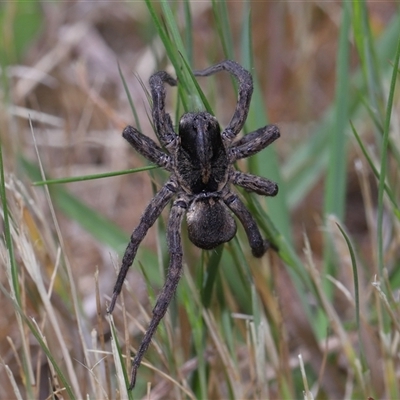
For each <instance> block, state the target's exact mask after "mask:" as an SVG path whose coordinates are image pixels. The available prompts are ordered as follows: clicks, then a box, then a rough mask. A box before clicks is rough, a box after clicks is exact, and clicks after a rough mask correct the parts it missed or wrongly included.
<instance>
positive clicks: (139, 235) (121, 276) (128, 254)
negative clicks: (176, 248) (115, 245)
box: [107, 180, 176, 313]
mask: <svg viewBox="0 0 400 400" xmlns="http://www.w3.org/2000/svg"><path fill="white" fill-rule="evenodd" d="M175 193H176V184H175V182H173V181H172V180H169V181H168V182H167V183H166V184H165V185H164V186H163V187H162V188H161V189H160V191H159V192H158V193H157V194H156V195H155V196H154V197H153V199H152V200H151V202H150V203H149V205H148V206H147V207H146V209H145V210H144V212H143V214H142V216H141V218H140V222H139V225H138V226H137V227H136V229H135V230H134V231H133V233H132V236H131V240H130V242H129V244H128V247H127V248H126V250H125V254H124V257H123V258H122V263H121V269H120V271H119V273H118V277H117V282H116V283H115V286H114V291H113V295H112V297H111V302H110V305H109V307H108V310H107V311H108V313H112V311H113V310H114V307H115V302H116V301H117V297H118V295H119V294H120V293H121V290H122V285H123V283H124V280H125V277H126V274H127V273H128V270H129V268H130V266H131V265H132V263H133V260H134V259H135V256H136V253H137V249H138V247H139V245H140V243H141V241H142V240H143V238H144V237H145V236H146V233H147V231H148V230H149V229H150V227H151V226H152V225H153V224H154V222H156V219H157V218H158V217H159V216H160V214H161V212H162V210H163V209H164V208H165V206H166V205H167V204H168V203H169V201H170V200H171V198H172V197H173V196H174V195H175Z"/></svg>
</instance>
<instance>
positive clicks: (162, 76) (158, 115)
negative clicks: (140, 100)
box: [149, 71, 179, 150]
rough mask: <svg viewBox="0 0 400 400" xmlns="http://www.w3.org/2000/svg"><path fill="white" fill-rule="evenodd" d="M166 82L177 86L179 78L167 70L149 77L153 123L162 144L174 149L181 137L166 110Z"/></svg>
mask: <svg viewBox="0 0 400 400" xmlns="http://www.w3.org/2000/svg"><path fill="white" fill-rule="evenodd" d="M164 83H168V84H169V85H171V86H176V85H177V80H176V79H174V78H173V77H172V76H171V75H169V74H168V73H167V72H165V71H159V72H156V73H155V74H153V75H152V76H151V77H150V79H149V85H150V92H151V97H152V99H153V109H152V115H153V123H154V127H155V131H156V134H157V137H158V139H159V140H160V142H161V144H162V145H163V146H164V147H166V148H167V149H168V150H174V149H175V148H176V147H177V146H178V144H179V140H178V139H179V137H178V136H177V134H176V133H175V132H174V128H173V126H172V121H171V117H170V115H169V114H167V113H166V112H165V95H166V94H165V87H164Z"/></svg>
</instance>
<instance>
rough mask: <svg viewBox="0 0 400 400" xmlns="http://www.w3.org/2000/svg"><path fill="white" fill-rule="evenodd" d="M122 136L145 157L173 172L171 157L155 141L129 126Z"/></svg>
mask: <svg viewBox="0 0 400 400" xmlns="http://www.w3.org/2000/svg"><path fill="white" fill-rule="evenodd" d="M122 136H123V138H124V139H126V140H127V141H128V142H129V144H130V145H131V146H132V147H133V148H134V149H135V150H136V151H137V152H138V153H139V154H141V155H142V156H143V157H146V158H147V159H148V160H149V161H151V162H153V163H154V164H156V165H158V166H159V167H162V168H165V169H166V170H167V171H172V161H171V156H170V155H168V154H167V153H165V152H164V151H163V150H162V148H161V147H160V146H158V145H157V143H156V142H154V140H152V139H150V138H149V137H147V136H145V135H143V133H141V132H139V131H138V130H137V129H135V128H134V127H133V126H127V127H126V128H125V129H124V131H123V132H122Z"/></svg>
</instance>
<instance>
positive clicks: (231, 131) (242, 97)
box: [193, 60, 253, 142]
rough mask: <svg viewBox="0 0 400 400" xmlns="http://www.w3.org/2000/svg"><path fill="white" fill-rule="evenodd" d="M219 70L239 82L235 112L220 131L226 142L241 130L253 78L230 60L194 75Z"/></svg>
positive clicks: (208, 74)
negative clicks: (227, 73)
mask: <svg viewBox="0 0 400 400" xmlns="http://www.w3.org/2000/svg"><path fill="white" fill-rule="evenodd" d="M220 71H227V72H229V73H230V74H232V75H233V76H234V77H235V78H236V79H237V81H238V82H239V92H238V101H237V104H236V108H235V112H234V114H233V117H232V119H231V121H230V122H229V124H228V126H227V127H226V128H225V129H224V130H223V132H222V134H221V135H222V138H223V140H224V141H226V142H230V141H232V140H233V139H234V138H235V137H236V136H237V134H238V133H239V132H240V131H241V130H242V128H243V126H244V123H245V122H246V119H247V115H248V113H249V106H250V101H251V96H252V94H253V78H252V76H251V74H250V72H249V71H247V70H245V69H244V68H243V67H242V66H241V65H240V64H238V63H237V62H235V61H232V60H225V61H222V62H221V63H219V64H216V65H213V66H212V67H209V68H206V69H203V70H201V71H195V72H194V73H193V74H194V75H195V76H210V75H212V74H215V73H217V72H220Z"/></svg>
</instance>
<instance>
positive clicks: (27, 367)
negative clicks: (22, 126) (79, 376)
mask: <svg viewBox="0 0 400 400" xmlns="http://www.w3.org/2000/svg"><path fill="white" fill-rule="evenodd" d="M0 181H1V182H0V197H1V202H2V211H3V212H2V214H3V215H2V216H3V225H4V239H5V246H6V249H7V252H8V257H7V259H4V265H6V266H7V274H8V278H9V279H8V280H9V285H10V296H11V299H12V300H13V301H14V302H15V303H16V304H17V305H18V307H19V308H20V307H22V304H23V303H22V302H21V291H20V287H19V271H18V266H17V263H16V260H15V253H14V244H13V240H12V233H11V231H12V230H13V228H12V226H11V222H12V221H10V214H9V208H8V202H7V192H6V183H5V175H4V159H3V144H2V142H1V141H0ZM4 256H5V255H4ZM15 316H16V319H17V324H18V328H19V331H20V333H21V339H22V349H23V357H22V365H23V370H24V372H25V379H26V388H27V391H28V394H29V395H32V386H31V385H32V384H33V383H34V374H33V370H32V365H31V364H30V362H29V360H30V359H31V357H30V350H29V345H28V343H27V340H26V335H25V334H24V326H23V321H22V317H21V315H20V313H18V312H16V313H15Z"/></svg>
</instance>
